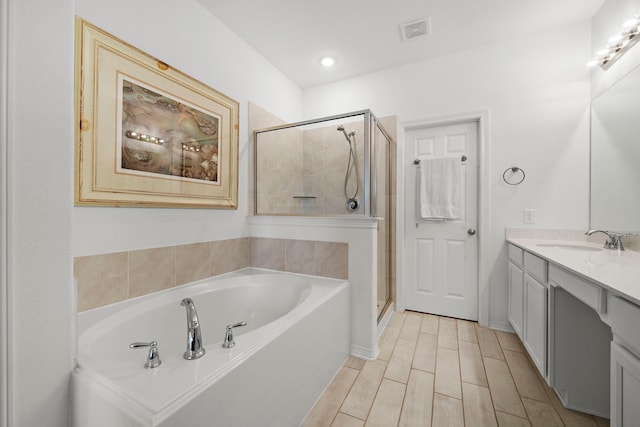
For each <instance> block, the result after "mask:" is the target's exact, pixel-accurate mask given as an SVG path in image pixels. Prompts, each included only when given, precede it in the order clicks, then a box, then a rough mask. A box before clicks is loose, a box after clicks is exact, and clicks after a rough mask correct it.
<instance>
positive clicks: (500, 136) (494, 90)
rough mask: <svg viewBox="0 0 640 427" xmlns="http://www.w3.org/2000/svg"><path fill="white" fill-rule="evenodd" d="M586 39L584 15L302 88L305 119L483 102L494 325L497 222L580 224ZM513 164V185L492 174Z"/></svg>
mask: <svg viewBox="0 0 640 427" xmlns="http://www.w3.org/2000/svg"><path fill="white" fill-rule="evenodd" d="M589 40H590V37H589V25H588V23H583V24H580V25H574V26H571V27H569V28H566V29H558V30H555V31H547V32H546V33H544V34H534V35H531V36H528V37H523V38H519V39H516V40H512V41H509V42H503V43H499V44H494V45H490V46H485V47H483V48H478V49H473V50H468V51H464V52H458V53H453V54H449V55H446V56H441V57H437V58H433V59H430V60H425V61H422V62H419V63H414V64H409V65H406V66H402V67H397V68H393V69H389V70H385V71H381V72H377V73H373V74H369V75H365V76H361V77H358V78H354V79H349V80H345V81H341V82H337V83H334V84H329V85H324V86H319V87H314V88H310V89H306V90H305V91H304V115H305V117H306V118H311V117H319V116H324V115H328V114H335V113H337V112H342V111H351V110H359V109H363V108H371V109H372V111H373V112H374V113H375V114H376V115H378V116H386V115H393V114H397V115H398V116H399V121H400V123H401V124H402V122H408V121H413V120H419V119H428V118H432V117H438V116H443V115H450V114H456V113H462V112H467V111H479V110H488V112H489V131H490V136H489V141H488V145H489V148H490V152H491V164H490V165H489V167H490V173H489V176H490V177H491V182H490V185H491V188H490V192H491V205H490V206H491V207H490V209H491V229H490V230H486V231H482V230H481V231H480V232H488V233H490V241H491V243H490V248H491V253H490V255H489V256H488V257H487V260H488V263H489V265H488V270H489V271H490V272H491V277H490V312H489V320H490V322H491V324H493V325H494V326H506V325H507V324H508V323H507V304H506V295H507V286H506V284H507V258H506V245H505V241H504V229H505V227H525V225H524V224H523V210H524V209H526V208H531V209H536V224H535V225H534V226H533V227H536V228H561V229H562V228H568V229H586V228H587V226H588V200H589V116H588V112H589V100H590V82H589V72H588V71H587V69H586V68H585V65H584V64H585V63H586V61H587V60H588V59H589V57H590V45H589ZM512 165H515V166H519V167H521V168H523V169H524V170H525V172H526V174H527V177H526V181H525V182H524V183H523V184H521V185H520V186H517V187H509V186H507V185H505V184H504V183H502V181H501V177H502V172H503V171H504V170H505V169H506V168H507V167H510V166H512ZM399 232H401V231H400V230H399ZM398 286H401V284H399V285H398Z"/></svg>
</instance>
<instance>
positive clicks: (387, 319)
mask: <svg viewBox="0 0 640 427" xmlns="http://www.w3.org/2000/svg"><path fill="white" fill-rule="evenodd" d="M393 313H395V310H394V308H393V304H391V305H390V306H389V308H388V309H387V311H386V312H385V313H384V316H382V319H380V323H378V339H380V335H382V333H383V332H384V330H385V329H386V328H387V325H388V324H389V322H390V321H391V317H393Z"/></svg>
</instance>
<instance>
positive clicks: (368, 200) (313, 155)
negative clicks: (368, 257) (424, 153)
mask: <svg viewBox="0 0 640 427" xmlns="http://www.w3.org/2000/svg"><path fill="white" fill-rule="evenodd" d="M391 147H392V139H391V137H390V136H389V133H388V132H387V131H386V130H385V129H384V127H383V126H382V125H381V124H380V122H379V120H378V119H377V118H376V117H375V115H374V114H373V113H372V112H371V111H369V110H363V111H356V112H352V113H347V114H341V115H337V116H331V117H324V118H320V119H314V120H307V121H304V122H298V123H289V124H285V125H281V126H275V127H270V128H266V129H260V130H256V131H255V132H254V149H255V153H254V159H255V171H254V172H255V173H254V177H255V183H254V184H255V185H254V189H255V193H254V194H255V200H254V202H255V203H254V207H255V212H254V213H255V215H277V216H323V217H327V216H328V217H341V218H345V220H348V219H349V217H353V218H367V217H370V218H376V219H377V220H378V235H377V242H378V248H377V269H378V271H377V277H378V279H377V280H378V286H377V288H378V289H377V295H378V298H377V299H378V303H377V306H378V307H377V310H378V318H380V316H381V315H382V314H383V313H384V312H385V310H386V307H387V306H388V305H389V304H390V301H391V259H392V251H391V229H392V227H391V224H392V220H393V219H392V216H394V215H395V212H393V211H394V209H393V207H392V204H391V190H392V188H391V182H392V181H391V168H390V166H391Z"/></svg>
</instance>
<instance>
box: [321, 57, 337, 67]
mask: <svg viewBox="0 0 640 427" xmlns="http://www.w3.org/2000/svg"><path fill="white" fill-rule="evenodd" d="M320 63H321V64H322V66H324V67H327V68H329V67H333V66H334V65H335V63H336V60H335V59H333V58H332V57H330V56H325V57H324V58H322V59H321V60H320Z"/></svg>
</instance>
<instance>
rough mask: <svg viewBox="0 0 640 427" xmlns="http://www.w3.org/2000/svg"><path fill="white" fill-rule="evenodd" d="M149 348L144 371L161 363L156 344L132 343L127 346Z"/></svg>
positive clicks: (154, 342)
mask: <svg viewBox="0 0 640 427" xmlns="http://www.w3.org/2000/svg"><path fill="white" fill-rule="evenodd" d="M142 347H149V354H148V355H147V362H146V363H145V364H144V367H145V368H146V369H151V368H157V367H158V366H160V364H161V363H162V361H161V360H160V352H159V351H158V342H157V341H151V342H134V343H131V344H129V348H142Z"/></svg>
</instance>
